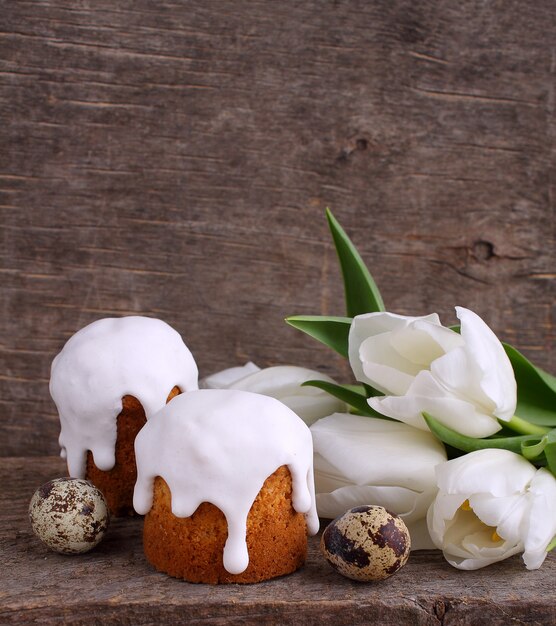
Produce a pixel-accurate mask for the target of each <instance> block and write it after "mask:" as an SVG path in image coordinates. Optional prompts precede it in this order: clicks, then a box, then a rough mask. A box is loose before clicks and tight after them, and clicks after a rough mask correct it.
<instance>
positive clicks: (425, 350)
mask: <svg viewBox="0 0 556 626" xmlns="http://www.w3.org/2000/svg"><path fill="white" fill-rule="evenodd" d="M456 312H457V316H458V318H459V319H460V321H461V334H458V333H456V332H455V331H453V330H450V329H449V328H445V327H443V326H441V325H440V321H439V319H438V316H437V315H436V314H433V315H428V316H426V317H405V316H402V315H394V314H392V313H369V314H366V315H360V316H357V317H355V318H354V320H353V323H352V326H351V330H350V335H349V357H350V364H351V367H352V369H353V371H354V374H355V376H356V378H357V379H358V380H359V381H361V382H366V383H369V384H370V385H372V386H373V387H375V388H376V389H378V390H379V391H381V392H382V393H385V394H386V395H385V396H377V397H375V398H370V399H369V405H370V406H371V407H372V408H373V409H375V410H376V411H378V412H379V413H382V414H383V415H387V416H388V417H393V418H394V419H397V420H400V421H402V422H405V423H407V424H410V425H411V426H415V427H416V428H422V429H424V430H426V429H427V428H428V427H427V425H426V423H425V421H424V419H423V416H422V413H423V412H427V413H430V414H431V415H432V416H433V417H435V418H436V419H437V420H439V421H440V422H442V423H443V424H445V425H446V426H448V427H449V428H452V429H453V430H455V431H457V432H459V433H462V434H464V435H467V436H468V437H477V438H480V437H487V436H488V435H492V434H493V433H495V432H497V431H498V430H500V423H499V420H502V421H509V420H511V418H512V417H513V415H514V412H515V408H516V403H517V386H516V382H515V376H514V372H513V369H512V366H511V363H510V360H509V359H508V357H507V355H506V353H505V351H504V348H503V347H502V344H501V343H500V341H499V340H498V338H497V337H496V335H495V334H494V333H493V332H492V330H491V329H490V328H489V327H488V326H487V325H486V324H485V322H484V321H483V320H482V319H481V318H480V317H479V316H478V315H476V314H475V313H473V312H472V311H469V310H468V309H464V308H463V307H456Z"/></svg>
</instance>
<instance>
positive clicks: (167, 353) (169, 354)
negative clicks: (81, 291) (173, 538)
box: [50, 316, 198, 515]
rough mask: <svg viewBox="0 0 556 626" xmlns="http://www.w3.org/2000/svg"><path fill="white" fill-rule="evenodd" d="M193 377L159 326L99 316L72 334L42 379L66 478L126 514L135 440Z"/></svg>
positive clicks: (170, 333) (193, 385)
mask: <svg viewBox="0 0 556 626" xmlns="http://www.w3.org/2000/svg"><path fill="white" fill-rule="evenodd" d="M197 379H198V371H197V366H196V364H195V361H194V359H193V356H192V355H191V352H190V351H189V349H188V348H187V346H186V345H185V344H184V342H183V340H182V338H181V336H180V335H179V334H178V333H177V332H176V331H175V330H174V329H173V328H172V327H171V326H169V325H168V324H166V323H165V322H163V321H161V320H158V319H153V318H148V317H139V316H131V317H122V318H105V319H100V320H97V321H96V322H93V323H92V324H89V325H88V326H86V327H85V328H83V329H81V330H80V331H78V332H77V333H75V335H73V336H72V337H71V338H70V339H69V340H68V341H67V343H66V344H65V346H64V347H63V349H62V351H61V352H60V353H59V354H58V356H57V357H56V358H55V359H54V361H53V363H52V368H51V378H50V393H51V395H52V398H53V400H54V402H55V403H56V407H57V409H58V413H59V416H60V423H61V432H60V438H59V443H60V447H61V455H62V457H63V458H65V459H67V465H68V472H69V475H70V476H72V477H76V478H87V479H89V480H91V482H93V483H94V484H95V485H96V486H97V487H98V488H99V489H100V490H101V491H102V492H103V493H104V495H105V497H106V500H107V502H108V506H109V508H110V511H111V513H112V514H114V515H125V514H131V513H133V505H132V500H133V487H134V484H135V480H136V475H137V473H136V468H135V453H134V447H133V444H134V440H135V437H136V435H137V433H138V432H139V430H140V429H141V428H142V427H143V425H144V424H145V422H146V420H147V419H148V418H149V417H150V416H152V415H153V414H154V413H156V412H157V411H158V410H159V409H161V408H162V407H163V406H164V405H165V404H166V402H167V401H169V400H170V399H171V398H172V397H174V396H175V395H177V394H179V393H180V392H184V391H190V390H193V389H197V387H198V382H197Z"/></svg>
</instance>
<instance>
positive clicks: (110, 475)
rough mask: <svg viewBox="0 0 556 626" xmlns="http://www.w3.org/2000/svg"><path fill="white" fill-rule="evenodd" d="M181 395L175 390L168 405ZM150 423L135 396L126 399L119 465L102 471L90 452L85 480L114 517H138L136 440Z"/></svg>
mask: <svg viewBox="0 0 556 626" xmlns="http://www.w3.org/2000/svg"><path fill="white" fill-rule="evenodd" d="M179 393H180V389H179V387H174V388H173V389H172V391H170V393H169V395H168V399H167V400H166V402H167V403H168V402H170V400H171V399H172V398H174V397H175V396H177V395H178V394H179ZM146 421H147V418H146V417H145V411H144V410H143V406H142V404H141V403H140V402H139V400H137V398H135V397H134V396H124V397H123V398H122V410H121V412H120V414H119V415H118V418H117V429H118V435H117V439H116V450H115V455H116V463H115V465H114V467H113V468H112V469H111V470H108V471H107V472H104V471H102V470H99V469H98V467H97V466H96V465H95V462H94V460H93V455H92V453H91V452H90V451H89V452H87V470H86V474H85V478H86V479H87V480H90V481H91V482H92V483H93V485H95V486H96V487H98V488H99V489H100V490H101V491H102V493H103V494H104V497H105V498H106V502H107V503H108V508H109V509H110V514H111V515H114V516H115V517H122V516H124V515H134V513H135V512H134V510H133V488H134V486H135V481H136V480H137V467H136V465H135V448H134V443H135V437H136V436H137V433H138V432H139V431H140V430H141V428H143V426H144V425H145V423H146Z"/></svg>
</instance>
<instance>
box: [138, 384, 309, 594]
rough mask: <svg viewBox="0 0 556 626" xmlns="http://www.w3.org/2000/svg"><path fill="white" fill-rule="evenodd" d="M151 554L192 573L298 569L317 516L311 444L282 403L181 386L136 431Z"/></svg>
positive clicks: (157, 561)
mask: <svg viewBox="0 0 556 626" xmlns="http://www.w3.org/2000/svg"><path fill="white" fill-rule="evenodd" d="M135 454H136V458H137V484H136V486H135V493H134V499H133V503H134V506H135V510H136V511H137V512H138V513H141V514H146V517H145V526H144V531H143V545H144V550H145V555H146V557H147V560H148V561H149V562H150V563H151V564H152V565H154V567H155V568H156V569H158V570H159V571H162V572H166V573H167V574H169V575H170V576H174V577H176V578H183V579H185V580H188V581H190V582H195V583H200V582H202V583H213V584H216V583H254V582H260V581H263V580H267V579H269V578H274V577H276V576H282V575H284V574H289V573H291V572H294V571H295V570H297V569H298V568H299V567H301V566H302V565H303V563H304V561H305V557H306V552H307V533H308V532H309V533H310V534H315V533H316V532H317V531H318V527H319V522H318V517H317V513H316V508H315V493H314V482H313V444H312V439H311V433H310V431H309V428H308V427H307V426H306V425H305V423H304V422H303V421H302V420H301V419H300V418H299V417H298V416H297V415H296V414H295V413H294V412H293V411H291V410H290V409H289V408H288V407H286V406H285V405H284V404H282V403H281V402H279V401H278V400H275V399H274V398H270V397H267V396H263V395H259V394H255V393H251V392H247V391H237V390H234V391H232V390H216V389H204V390H200V391H194V392H192V393H187V394H183V395H181V396H178V397H177V398H175V399H174V400H172V402H171V403H170V404H168V405H167V406H165V407H164V408H163V409H162V410H161V411H160V412H159V413H157V414H156V415H155V416H154V417H152V419H150V420H149V421H148V422H147V424H146V425H145V427H144V428H143V429H142V431H141V432H140V433H139V435H138V436H137V439H136V440H135Z"/></svg>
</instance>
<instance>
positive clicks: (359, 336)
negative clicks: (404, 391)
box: [349, 313, 440, 384]
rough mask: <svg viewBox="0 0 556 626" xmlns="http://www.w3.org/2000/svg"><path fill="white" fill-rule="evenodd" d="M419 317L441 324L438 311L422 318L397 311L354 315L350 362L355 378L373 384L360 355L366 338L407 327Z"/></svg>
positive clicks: (350, 336)
mask: <svg viewBox="0 0 556 626" xmlns="http://www.w3.org/2000/svg"><path fill="white" fill-rule="evenodd" d="M417 319H421V320H427V321H429V322H431V323H433V324H438V325H439V326H440V319H439V317H438V315H437V314H436V313H433V314H432V315H427V316H425V317H421V318H416V317H408V316H405V315H396V314H395V313H367V314H363V315H357V316H356V317H354V319H353V322H352V324H351V328H350V331H349V363H350V365H351V369H352V370H353V373H354V375H355V378H356V379H357V380H359V381H361V382H368V383H370V384H373V383H372V382H371V381H370V380H368V379H367V378H366V376H365V373H364V371H363V366H362V363H361V359H360V356H359V351H360V348H361V344H362V343H363V342H364V341H365V340H366V339H368V338H369V337H374V336H375V335H380V334H382V333H388V332H391V331H393V330H398V329H401V328H405V327H406V326H407V325H408V324H409V323H410V322H412V321H414V320H417Z"/></svg>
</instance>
